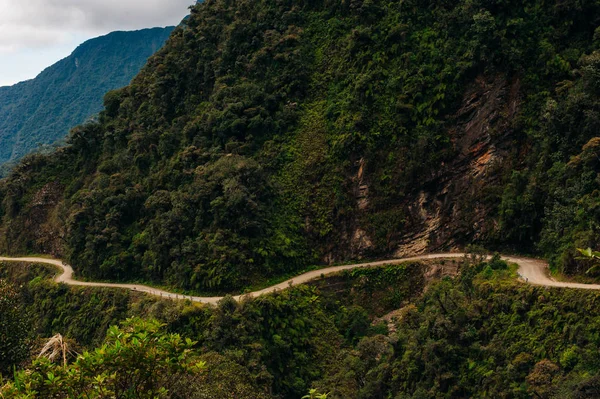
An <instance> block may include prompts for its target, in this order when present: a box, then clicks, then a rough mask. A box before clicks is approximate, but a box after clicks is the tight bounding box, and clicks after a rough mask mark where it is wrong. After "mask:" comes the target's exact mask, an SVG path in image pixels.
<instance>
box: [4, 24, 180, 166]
mask: <svg viewBox="0 0 600 399" xmlns="http://www.w3.org/2000/svg"><path fill="white" fill-rule="evenodd" d="M172 30H173V27H167V28H153V29H144V30H139V31H133V32H113V33H110V34H108V35H106V36H102V37H98V38H95V39H91V40H88V41H87V42H85V43H83V44H82V45H80V46H79V47H78V48H77V49H76V50H75V51H74V52H73V53H72V54H71V55H70V56H69V57H67V58H65V59H63V60H61V61H59V62H57V63H56V64H54V65H52V66H51V67H49V68H47V69H46V70H44V71H43V72H42V73H40V74H39V75H38V76H37V77H36V78H35V79H32V80H28V81H25V82H22V83H18V84H16V85H14V86H10V87H0V164H4V163H6V162H14V161H15V160H17V159H19V158H21V157H22V156H23V155H25V154H27V153H29V152H31V151H32V150H34V149H36V148H38V147H39V146H40V145H48V144H52V143H55V142H57V141H60V140H62V139H63V138H64V137H65V136H66V135H67V134H68V132H69V129H70V128H72V127H74V126H76V125H78V124H80V123H82V122H85V121H86V120H87V119H88V118H90V117H91V116H93V115H95V114H97V113H98V112H99V111H100V110H101V109H102V99H103V97H104V94H105V93H106V92H108V91H110V90H113V89H116V88H119V87H122V86H126V85H127V84H129V82H130V81H131V79H132V78H133V77H134V76H135V75H136V74H137V73H138V72H139V71H140V69H141V68H142V67H143V66H144V65H145V63H146V61H147V59H148V57H150V56H151V55H152V54H154V53H155V52H156V51H157V50H158V49H159V48H161V47H162V46H163V44H164V43H165V41H166V40H167V38H168V37H169V35H170V34H171V32H172Z"/></svg>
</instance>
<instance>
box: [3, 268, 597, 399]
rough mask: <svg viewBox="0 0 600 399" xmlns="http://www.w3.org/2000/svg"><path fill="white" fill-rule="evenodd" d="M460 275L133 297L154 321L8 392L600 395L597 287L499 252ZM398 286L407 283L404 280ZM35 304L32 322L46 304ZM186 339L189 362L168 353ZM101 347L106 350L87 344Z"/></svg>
mask: <svg viewBox="0 0 600 399" xmlns="http://www.w3.org/2000/svg"><path fill="white" fill-rule="evenodd" d="M460 270H461V272H460V274H459V275H458V276H457V277H456V278H454V279H451V278H445V279H443V280H442V281H438V282H436V283H433V285H431V286H429V288H428V289H427V290H426V292H425V294H423V295H422V296H419V295H417V294H419V293H420V292H421V289H422V288H423V282H424V280H423V271H424V269H422V268H421V267H419V265H416V264H414V265H408V264H407V265H401V266H399V267H391V266H390V267H381V268H376V269H368V270H360V271H355V272H347V273H344V274H343V275H340V276H335V277H333V278H332V279H325V280H320V281H318V282H317V283H318V287H310V286H299V287H295V288H291V289H288V290H286V291H283V292H280V293H277V294H273V295H269V296H265V297H261V298H259V299H255V300H246V301H242V302H241V303H237V302H235V301H233V300H231V299H224V300H223V301H221V303H219V305H218V306H217V307H216V308H214V307H204V306H198V305H193V304H191V303H185V302H181V301H180V302H173V301H161V300H158V299H150V298H143V297H139V296H134V297H131V302H130V304H129V305H128V307H129V310H128V312H132V313H135V314H139V315H143V316H144V317H146V318H148V319H149V320H150V321H148V322H144V321H141V320H138V321H127V322H126V323H125V324H124V325H123V327H121V329H120V330H119V329H117V328H116V327H112V328H110V329H108V333H107V336H106V338H104V337H100V338H99V340H98V341H95V342H93V343H87V344H85V345H83V346H84V350H83V351H82V356H81V357H80V358H79V359H78V360H70V361H69V364H68V365H67V366H66V367H63V366H62V365H61V364H59V363H60V362H58V363H53V362H50V361H48V360H45V359H43V358H42V359H38V360H35V361H34V362H33V364H32V365H31V366H29V367H28V369H29V370H30V372H25V373H24V372H21V373H18V374H17V375H16V376H15V378H14V381H13V382H11V381H12V379H10V380H8V385H6V386H5V387H4V388H2V389H0V392H2V394H4V395H5V397H19V398H20V397H23V396H18V394H19V393H21V394H22V393H23V392H31V390H36V391H38V392H42V394H40V395H41V396H36V395H33V396H32V397H34V398H37V397H40V398H41V397H44V398H45V397H57V398H61V397H72V396H68V395H69V394H68V392H69V389H71V390H74V392H82V393H83V392H85V393H88V394H90V395H102V394H103V392H104V391H102V390H100V389H94V388H93V386H92V385H89V384H90V383H93V381H94V380H93V379H94V378H103V379H104V381H106V384H104V385H103V387H104V388H105V389H106V390H107V391H106V392H107V393H106V396H99V397H112V396H110V395H111V394H110V392H111V391H110V390H111V389H123V387H126V388H132V387H134V386H138V383H141V382H145V383H149V384H151V385H150V386H149V387H148V388H147V389H149V390H151V389H155V388H159V387H165V388H168V389H169V392H165V393H164V395H163V394H157V395H155V396H151V395H146V394H144V393H143V391H138V393H137V394H136V395H137V396H135V395H133V396H123V397H133V398H150V397H161V398H163V397H164V398H167V397H173V398H177V397H186V398H220V399H222V398H248V399H250V398H290V399H291V398H299V397H302V396H303V395H304V394H306V393H307V392H308V391H309V389H310V388H311V387H313V388H315V389H316V392H315V393H314V394H313V397H317V394H316V393H318V392H326V393H328V396H327V398H328V399H329V398H344V399H347V398H348V399H349V398H382V399H383V398H454V397H507V398H529V397H537V398H595V397H597V396H598V394H599V393H600V385H599V384H598V381H599V378H600V376H599V373H600V363H599V362H598V356H597V348H598V345H600V342H598V334H597V331H598V328H599V323H600V312H599V311H598V307H597V302H598V300H600V293H598V292H594V291H587V290H567V289H546V288H540V287H533V286H528V285H525V284H522V283H518V282H516V281H515V280H514V274H513V272H512V271H511V269H509V268H507V265H506V264H505V263H503V262H501V261H498V260H494V261H491V262H489V263H482V262H481V261H480V260H479V259H477V258H476V257H472V258H470V259H467V260H465V261H463V262H461V266H460ZM386 281H387V284H386V283H385V282H386ZM419 281H421V283H419ZM401 282H407V283H406V284H405V286H404V287H403V288H402V287H401V288H397V286H398V283H401ZM33 284H34V285H35V284H36V283H35V282H34V283H33ZM37 284H39V281H38V282H37ZM39 289H40V290H42V289H43V288H42V287H40V288H39ZM73 291H74V292H75V294H76V293H77V292H80V291H79V290H73ZM381 291H383V292H384V293H386V294H383V295H382V294H381ZM80 294H81V292H80ZM49 295H54V298H55V300H56V299H58V297H57V296H56V295H55V294H51V293H50V292H49ZM63 295H67V294H66V293H65V294H63ZM95 295H97V297H98V298H100V299H101V300H103V301H104V300H106V299H105V298H107V299H108V300H107V302H106V306H105V308H104V310H102V309H99V310H97V311H96V313H89V316H90V318H89V322H90V323H92V324H94V323H96V321H95V320H97V319H98V316H97V313H102V312H106V315H107V316H108V315H110V312H111V311H110V295H109V293H108V292H107V291H104V290H100V291H97V292H96V293H95ZM394 300H399V302H395V303H393V301H394ZM382 302H383V303H390V305H389V307H381V306H382V305H381V303H382ZM58 303H62V305H60V306H61V307H62V308H63V310H62V311H61V314H63V315H65V316H66V317H67V318H69V317H71V316H72V317H76V314H77V311H78V310H77V309H76V308H70V307H68V306H65V305H64V304H65V302H58ZM378 307H379V310H378V311H374V310H373V309H377V308H378ZM395 308H402V310H401V311H400V312H394V314H395V318H392V319H388V320H389V321H387V322H386V323H385V324H377V323H376V319H374V318H373V316H372V314H371V313H372V312H375V313H378V314H379V315H382V314H383V313H385V312H388V311H389V310H392V309H395ZM32 311H33V312H37V313H36V314H35V316H34V317H33V319H34V320H35V318H36V317H40V316H41V315H43V314H44V313H45V312H46V310H45V309H37V310H36V309H35V308H32ZM100 317H101V316H100ZM126 317H127V315H118V316H115V317H114V319H113V320H112V321H111V323H112V324H115V323H118V322H119V321H120V320H124V319H125V318H126ZM154 318H156V319H158V320H161V323H163V325H162V326H160V325H159V324H158V323H157V322H155V321H152V320H153V319H154ZM374 322H375V323H374ZM132 323H133V324H132ZM69 324H72V325H73V326H75V327H74V328H73V329H72V330H71V333H72V334H73V333H75V334H76V333H77V327H79V330H80V331H84V330H85V329H86V328H87V327H84V324H83V323H81V322H78V321H73V322H70V321H65V320H64V319H62V321H58V322H57V324H56V325H55V326H59V325H62V326H67V325H69ZM103 331H106V330H103ZM52 333H54V331H53V332H52ZM140 334H141V335H140ZM172 334H178V335H177V336H174V335H172ZM81 336H85V334H82V335H81ZM181 337H184V338H189V339H192V340H194V341H197V342H195V343H190V342H189V341H186V340H185V339H184V338H181ZM156 342H158V343H160V344H157V343H156ZM175 344H176V347H175V348H174V349H176V352H177V351H179V350H183V351H184V352H183V353H185V356H183V357H180V355H177V356H176V357H177V359H178V360H176V361H169V359H170V358H171V359H172V357H171V356H174V352H173V351H171V349H170V348H172V345H175ZM95 346H99V347H100V349H98V350H95V351H85V348H90V349H91V348H94V347H95ZM177 348H179V349H177ZM177 353H178V352H177ZM132 359H136V361H135V362H134V361H133V360H132ZM190 362H192V363H190ZM197 362H201V363H200V364H203V367H204V368H203V370H196V371H194V373H196V372H199V373H200V374H197V375H195V376H194V377H192V378H189V377H185V378H184V376H182V374H181V373H179V372H178V373H173V372H172V371H173V370H174V368H177V370H180V371H185V370H186V367H187V366H188V365H190V364H198V363H197ZM136 370H138V371H136ZM188 371H193V370H187V371H186V372H188ZM130 375H131V376H134V377H135V378H127V376H130ZM144 375H146V376H149V375H151V376H152V378H150V379H146V380H144V379H143V378H141V377H142V376H144ZM137 376H139V378H138V377H137ZM5 382H6V381H5ZM27 390H29V391H27ZM47 392H54V395H56V396H44V395H48V394H47ZM148 392H150V391H148ZM178 392H179V393H178ZM181 392H184V393H181ZM7 395H8V396H7ZM10 395H17V396H10ZM61 395H63V396H61ZM161 395H162V396H161ZM177 395H179V396H177ZM186 395H187V396H186ZM92 397H93V396H92Z"/></svg>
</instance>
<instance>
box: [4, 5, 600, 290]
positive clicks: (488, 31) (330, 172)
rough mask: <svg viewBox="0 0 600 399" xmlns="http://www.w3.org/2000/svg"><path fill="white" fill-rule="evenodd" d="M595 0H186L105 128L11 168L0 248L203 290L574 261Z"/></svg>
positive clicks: (114, 96) (597, 64)
mask: <svg viewBox="0 0 600 399" xmlns="http://www.w3.org/2000/svg"><path fill="white" fill-rule="evenodd" d="M599 8H600V6H598V4H597V3H596V2H593V1H578V2H572V1H567V2H566V3H564V2H562V3H560V4H558V3H557V4H552V5H548V4H547V3H545V2H543V1H540V0H530V1H526V2H523V1H509V2H502V3H497V2H492V3H490V2H482V1H475V2H473V1H459V2H441V3H440V2H438V3H436V4H435V5H433V6H426V5H424V4H423V3H421V2H418V1H401V2H396V1H348V2H336V1H326V2H313V1H284V0H279V1H267V0H264V1H235V2H233V1H228V0H213V1H207V2H205V3H203V4H200V5H197V6H195V7H194V8H193V10H192V14H191V17H190V18H189V19H187V20H186V21H185V22H184V24H183V25H182V26H181V27H178V28H177V29H176V30H175V31H174V33H173V34H172V36H171V38H170V39H169V41H168V43H167V45H166V46H165V47H164V48H163V49H162V50H161V51H159V52H158V53H157V54H156V55H155V56H154V57H152V58H151V59H150V61H149V63H148V65H147V66H146V67H145V68H144V69H143V70H142V72H141V73H140V74H139V75H138V76H137V77H136V78H135V79H134V80H133V82H132V84H131V85H130V86H128V87H126V88H124V89H122V90H118V91H113V92H110V93H108V94H107V96H106V98H105V111H104V112H103V113H102V114H101V115H100V118H99V120H98V121H97V122H94V123H90V124H87V125H84V126H81V127H79V128H76V129H75V130H74V131H73V133H72V135H71V137H70V138H69V144H68V146H66V147H65V148H63V149H60V150H58V151H57V152H55V153H54V154H51V155H48V156H36V157H32V158H29V159H27V160H26V161H25V162H23V163H22V164H21V165H20V166H18V167H17V168H16V169H15V170H14V171H13V173H12V174H11V176H10V177H9V178H8V179H7V180H5V181H3V182H2V184H1V187H0V196H1V198H2V208H1V210H2V231H1V233H2V235H1V237H2V241H1V243H0V250H2V252H6V253H11V254H24V253H32V252H33V253H39V252H47V253H52V254H55V255H60V256H64V257H65V258H66V259H67V260H68V261H69V263H71V264H73V265H74V266H75V267H76V269H77V273H78V274H79V275H82V276H84V277H89V278H94V279H113V280H132V279H136V280H144V281H152V282H160V283H166V284H169V285H173V286H179V287H183V288H186V289H191V290H198V291H203V292H205V291H215V292H225V291H230V292H231V291H237V290H238V289H239V288H243V287H244V286H247V285H249V284H251V283H255V282H257V281H259V280H264V279H266V278H268V277H272V276H275V275H281V274H286V273H292V272H294V271H297V270H299V269H301V268H303V267H305V266H306V265H307V264H310V263H318V262H322V263H330V262H335V261H343V260H348V259H357V258H361V257H378V256H384V255H389V254H397V255H402V254H407V253H411V254H413V253H416V252H425V251H431V250H444V249H454V248H457V247H461V246H463V245H466V244H469V243H471V242H478V243H483V244H485V245H487V246H490V247H495V248H506V249H509V248H510V249H511V250H513V251H514V250H516V251H522V252H543V253H544V254H545V255H548V256H549V257H551V258H552V259H553V264H555V265H558V266H560V267H561V268H562V271H564V272H566V273H579V272H582V271H585V270H587V267H588V266H589V265H586V264H585V263H582V262H581V261H579V260H577V259H575V257H574V256H573V251H574V248H575V247H577V246H579V247H586V246H592V247H593V246H597V244H598V241H599V237H600V236H599V234H598V228H597V225H598V223H597V220H598V219H599V218H598V217H597V215H596V213H597V209H599V208H598V206H597V203H598V201H597V193H598V192H600V190H598V180H597V177H598V167H599V166H600V162H598V159H600V158H598V156H597V153H598V148H600V145H598V143H599V142H600V141H599V140H598V139H596V138H595V136H597V134H598V133H597V132H598V129H597V127H598V122H597V121H598V120H600V117H598V109H599V107H598V105H599V104H598V101H597V100H598V93H599V92H600V91H599V89H598V88H599V87H600V79H599V78H598V76H600V53H599V52H597V51H598V50H599V49H600V30H597V27H598V26H599V25H600V12H599V11H600V10H599Z"/></svg>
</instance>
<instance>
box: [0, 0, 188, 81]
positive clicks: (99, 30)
mask: <svg viewBox="0 0 600 399" xmlns="http://www.w3.org/2000/svg"><path fill="white" fill-rule="evenodd" d="M192 3H194V0H0V86H6V85H11V84H14V83H17V82H20V81H23V80H26V79H31V78H34V77H35V76H36V75H37V74H38V73H40V72H41V71H42V70H43V69H44V68H46V67H48V66H50V65H52V64H53V63H55V62H56V61H58V60H60V59H62V58H64V57H66V56H68V55H69V54H71V52H73V50H75V48H76V47H77V46H78V45H79V44H81V43H82V42H84V41H85V40H88V39H91V38H93V37H97V36H100V35H104V34H106V33H109V32H112V31H115V30H135V29H142V28H151V27H155V26H168V25H177V24H178V23H179V22H180V21H181V19H183V17H184V16H185V15H186V14H187V13H188V7H189V5H190V4H192Z"/></svg>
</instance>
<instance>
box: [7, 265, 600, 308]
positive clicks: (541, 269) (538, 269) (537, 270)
mask: <svg viewBox="0 0 600 399" xmlns="http://www.w3.org/2000/svg"><path fill="white" fill-rule="evenodd" d="M464 256H465V254H464V253H440V254H429V255H419V256H413V257H410V258H402V259H392V260H382V261H377V262H367V263H359V264H354V265H345V266H333V267H328V268H325V269H320V270H314V271H311V272H307V273H304V274H301V275H299V276H297V277H294V278H292V279H289V280H287V281H284V282H283V283H280V284H276V285H274V286H272V287H269V288H265V289H264V290H260V291H256V292H252V293H249V294H244V295H238V296H235V297H234V299H236V300H239V299H240V298H241V297H243V296H247V295H248V296H254V297H256V296H260V295H264V294H267V293H271V292H275V291H279V290H284V289H286V288H288V287H289V286H290V285H297V284H302V283H306V282H308V281H310V280H314V279H316V278H319V277H321V276H322V275H328V274H332V273H337V272H340V271H342V270H348V269H356V268H359V267H372V266H382V265H395V264H399V263H404V262H410V261H418V260H427V259H449V258H462V257H464ZM503 259H505V260H507V261H509V262H512V263H516V264H517V265H519V271H518V272H519V276H520V277H521V279H522V280H523V281H525V282H527V283H529V284H533V285H542V286H546V287H564V288H579V289H590V290H600V284H580V283H566V282H560V281H555V280H553V279H551V278H550V277H549V276H548V264H547V263H546V262H544V261H543V260H539V259H531V258H522V257H515V256H505V257H503ZM0 261H6V262H31V263H44V264H49V265H53V266H57V267H58V268H59V269H60V270H62V273H61V274H59V275H58V276H56V278H55V279H54V280H55V281H56V282H57V283H64V284H68V285H75V286H84V287H105V288H122V289H128V290H131V291H136V292H144V293H147V294H150V295H156V296H160V297H162V298H169V299H188V300H190V301H193V302H200V303H210V304H216V303H217V302H219V300H221V299H222V298H223V297H198V296H189V295H181V294H174V293H172V292H167V291H163V290H159V289H157V288H152V287H148V286H145V285H137V284H113V283H92V282H87V281H78V280H74V279H73V268H72V267H71V266H70V265H67V264H66V263H64V262H62V261H60V260H56V259H47V258H37V257H25V258H7V257H0Z"/></svg>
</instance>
